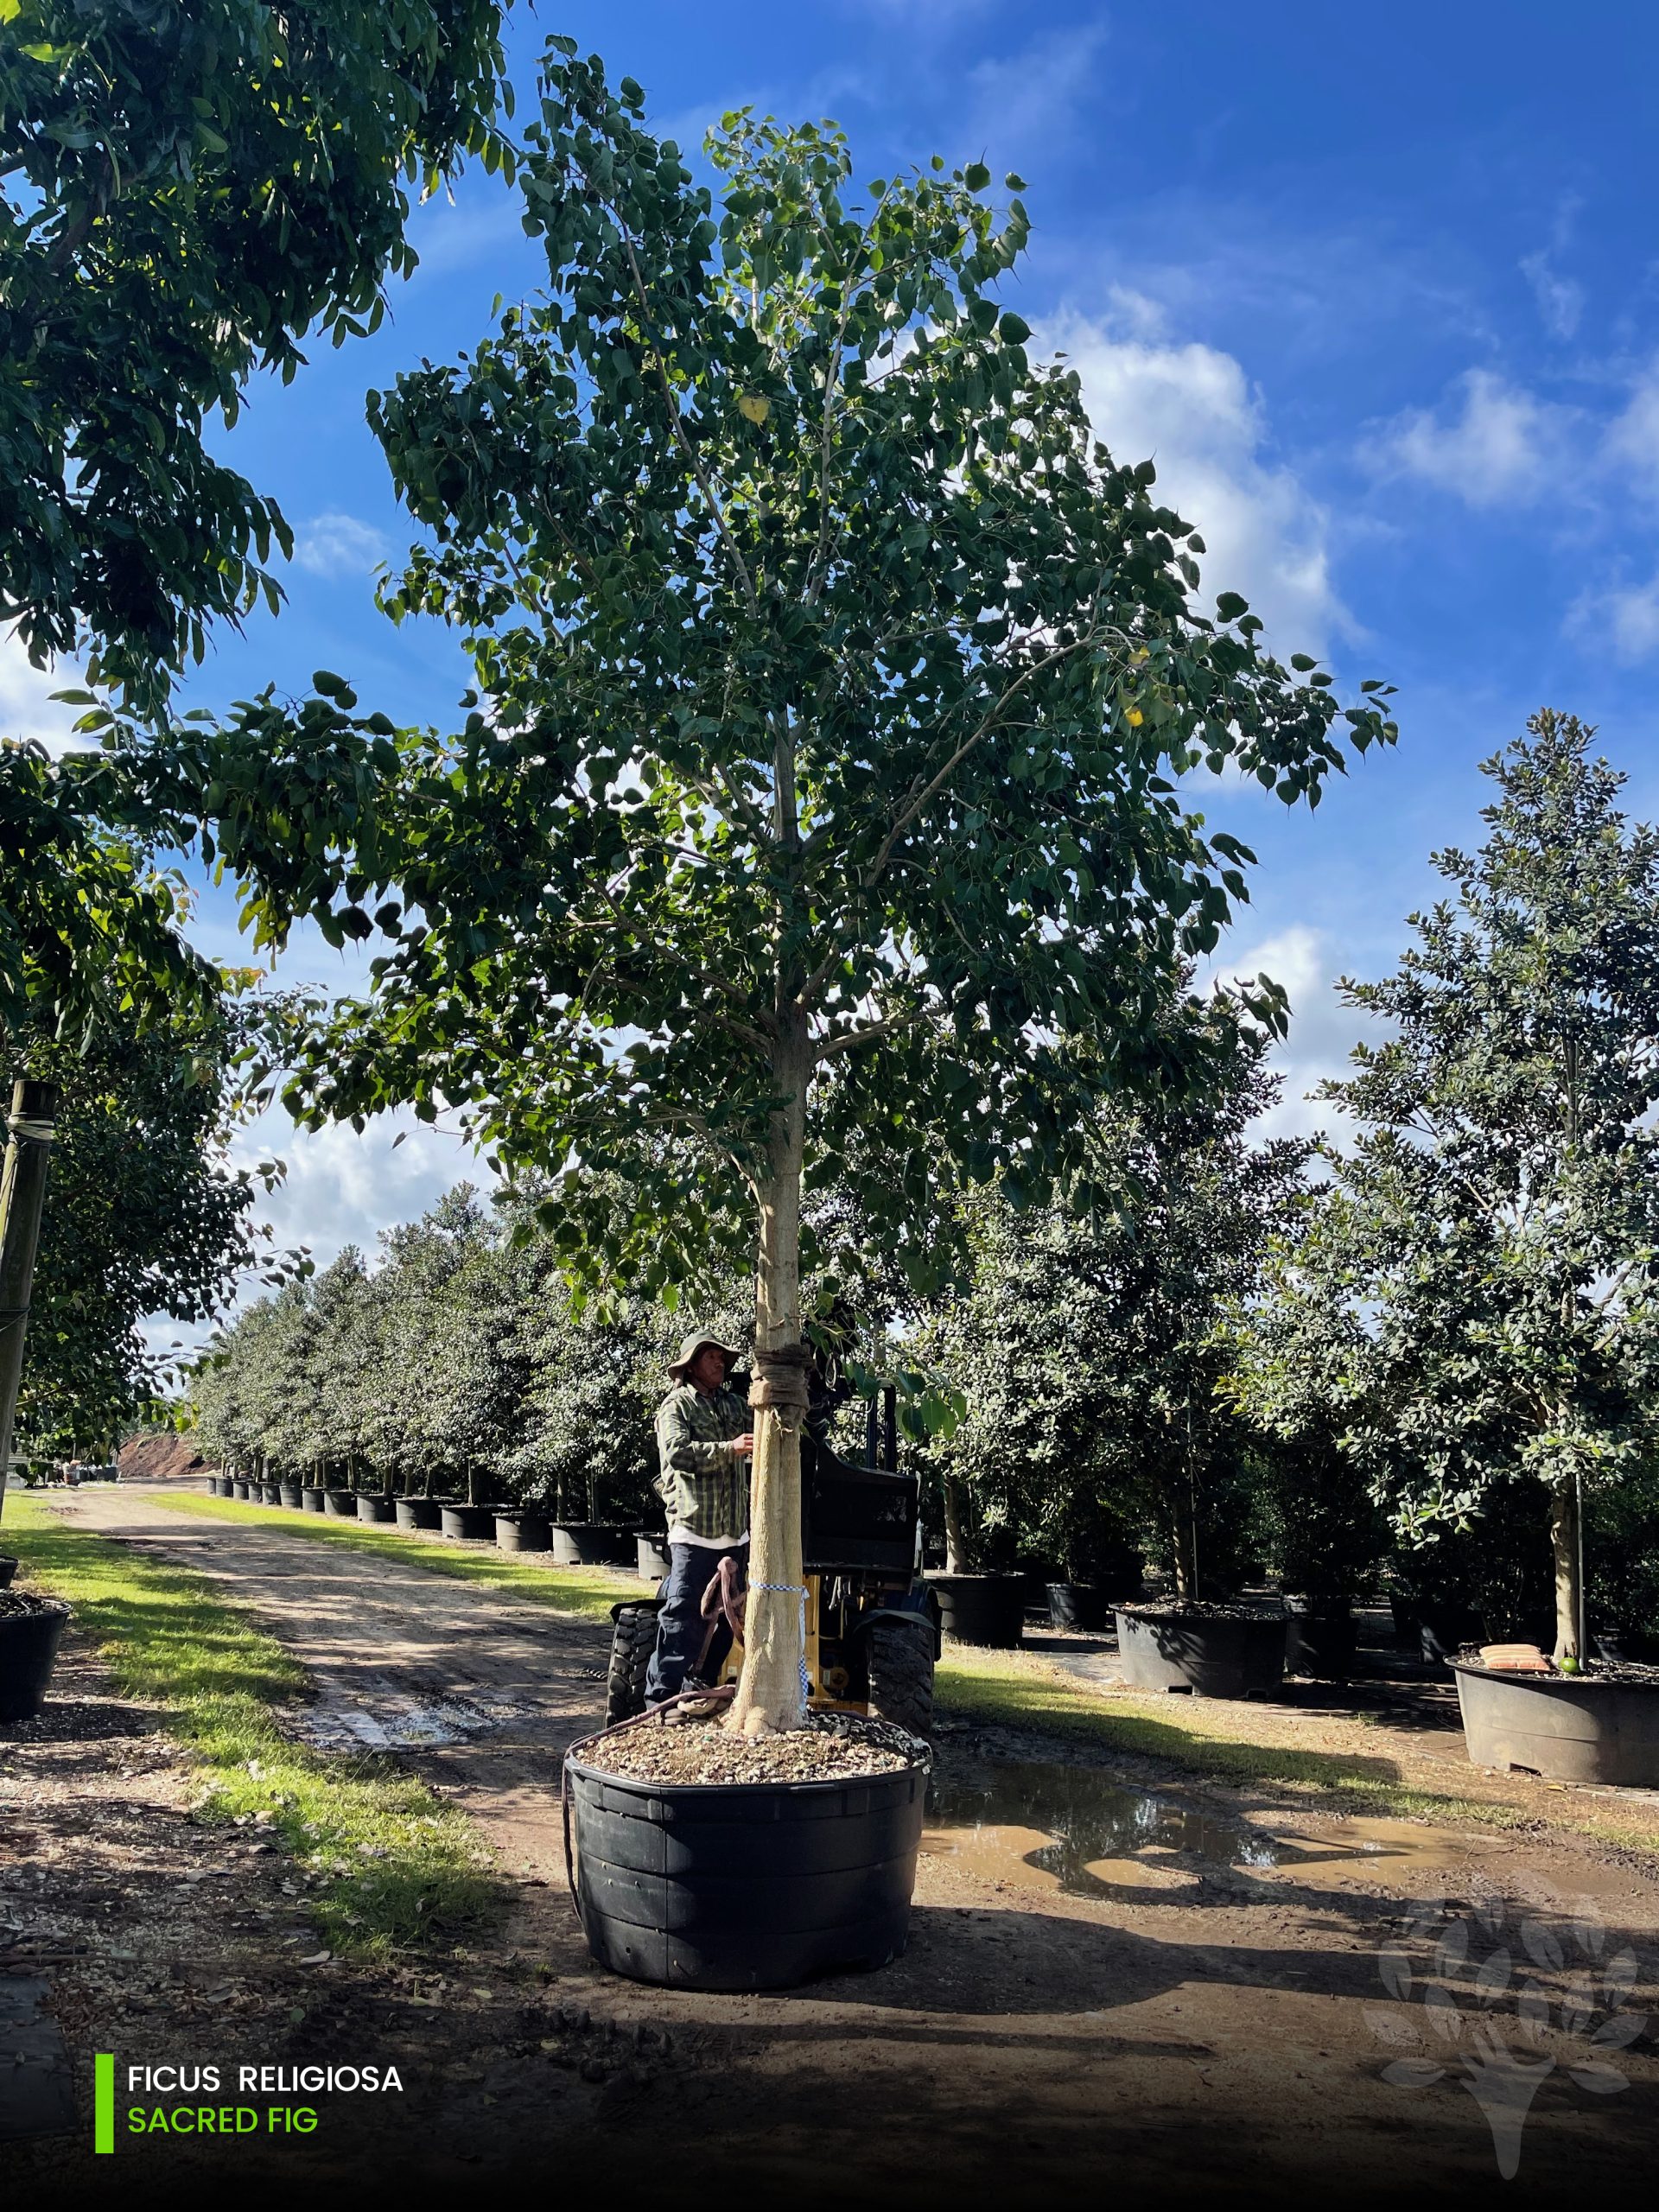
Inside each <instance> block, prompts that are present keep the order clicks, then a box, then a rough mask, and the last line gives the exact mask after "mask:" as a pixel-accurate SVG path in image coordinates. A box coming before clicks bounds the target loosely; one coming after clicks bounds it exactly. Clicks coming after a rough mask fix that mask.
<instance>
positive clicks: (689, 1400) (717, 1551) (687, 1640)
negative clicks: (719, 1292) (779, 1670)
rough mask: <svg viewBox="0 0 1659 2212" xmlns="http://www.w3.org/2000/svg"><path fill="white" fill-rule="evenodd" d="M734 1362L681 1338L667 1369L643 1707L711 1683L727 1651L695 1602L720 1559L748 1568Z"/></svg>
mask: <svg viewBox="0 0 1659 2212" xmlns="http://www.w3.org/2000/svg"><path fill="white" fill-rule="evenodd" d="M737 1356H738V1355H737V1351H736V1350H735V1348H734V1346H733V1345H731V1344H721V1341H720V1338H718V1337H712V1336H710V1335H709V1332H708V1331H707V1330H706V1329H703V1330H699V1331H698V1332H696V1333H695V1334H694V1335H692V1336H689V1337H687V1338H686V1339H685V1341H684V1342H683V1344H681V1346H680V1352H679V1357H678V1358H677V1359H675V1360H672V1361H671V1362H670V1363H669V1370H668V1371H669V1373H670V1374H671V1376H673V1378H674V1388H673V1389H671V1391H670V1392H669V1394H668V1395H667V1396H666V1397H665V1398H664V1400H663V1402H662V1404H661V1405H660V1406H658V1408H657V1460H658V1475H657V1488H658V1491H660V1492H661V1494H662V1499H663V1503H664V1505H665V1506H666V1507H667V1509H668V1558H669V1570H668V1580H667V1581H666V1582H664V1585H663V1603H662V1610H661V1611H660V1612H659V1613H658V1616H657V1649H655V1650H654V1651H653V1652H652V1655H651V1665H650V1667H649V1669H647V1671H646V1675H645V1700H646V1702H647V1704H650V1705H655V1704H656V1703H657V1702H658V1700H660V1699H662V1698H665V1697H672V1696H673V1695H674V1694H676V1692H677V1691H678V1690H680V1689H682V1688H684V1687H685V1682H686V1677H687V1675H690V1676H691V1677H692V1678H693V1679H694V1680H698V1679H701V1680H711V1679H712V1678H713V1675H714V1673H715V1669H717V1668H718V1667H719V1666H720V1664H721V1662H722V1661H723V1659H724V1657H725V1655H726V1651H727V1650H728V1649H729V1648H730V1643H731V1632H730V1630H728V1628H727V1627H726V1626H725V1624H724V1623H723V1621H722V1620H721V1618H720V1616H719V1614H718V1613H716V1614H715V1617H714V1618H713V1620H712V1621H710V1620H705V1619H704V1618H703V1613H702V1596H703V1592H704V1591H705V1590H707V1589H708V1587H709V1584H710V1583H711V1582H712V1581H713V1580H715V1576H716V1575H718V1573H720V1563H721V1560H723V1559H734V1560H736V1561H737V1562H738V1566H739V1569H740V1571H741V1569H742V1568H743V1567H745V1566H747V1561H748V1547H749V1461H750V1460H751V1459H752V1458H753V1455H754V1436H753V1432H752V1430H751V1429H750V1427H749V1408H748V1402H747V1399H745V1398H743V1397H741V1396H740V1395H738V1393H737V1392H736V1391H735V1390H728V1389H727V1387H726V1378H727V1376H728V1375H729V1374H730V1373H731V1371H732V1368H733V1365H734V1363H735V1361H736V1359H737Z"/></svg>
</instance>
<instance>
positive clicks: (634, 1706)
mask: <svg viewBox="0 0 1659 2212" xmlns="http://www.w3.org/2000/svg"><path fill="white" fill-rule="evenodd" d="M611 1619H612V1621H613V1628H612V1630H611V1671H610V1673H609V1675H607V1678H606V1682H605V1726H607V1728H614V1727H615V1726H616V1724H617V1722H618V1721H619V1720H632V1719H633V1716H634V1715H635V1713H643V1712H644V1711H645V1669H646V1668H647V1667H649V1666H650V1664H651V1655H652V1652H653V1651H654V1650H655V1649H656V1648H657V1608H656V1606H655V1605H619V1606H617V1608H616V1609H615V1611H613V1614H612V1615H611Z"/></svg>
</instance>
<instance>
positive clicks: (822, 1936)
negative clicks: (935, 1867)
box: [565, 1745, 928, 1990]
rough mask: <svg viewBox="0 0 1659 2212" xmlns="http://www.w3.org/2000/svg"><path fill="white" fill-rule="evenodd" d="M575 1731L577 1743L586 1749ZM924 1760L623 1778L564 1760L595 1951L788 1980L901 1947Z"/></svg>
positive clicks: (757, 1984)
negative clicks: (746, 1778) (785, 1773)
mask: <svg viewBox="0 0 1659 2212" xmlns="http://www.w3.org/2000/svg"><path fill="white" fill-rule="evenodd" d="M583 1748H584V1747H583V1746H580V1745H579V1746H578V1747H577V1749H578V1751H580V1750H582V1749H583ZM927 1773H928V1761H927V1759H926V1758H925V1756H921V1757H918V1760H917V1762H916V1764H914V1765H913V1766H910V1767H904V1768H900V1769H899V1770H897V1771H896V1772H894V1773H891V1774H875V1775H860V1776H858V1777H855V1778H851V1779H847V1778H843V1779H841V1780H831V1781H825V1782H781V1783H672V1784H669V1783H657V1782H635V1781H631V1780H625V1779H623V1778H622V1777H620V1776H616V1775H608V1774H603V1773H601V1772H600V1771H599V1770H597V1769H596V1768H594V1767H592V1766H589V1765H587V1764H583V1763H582V1761H581V1760H580V1759H579V1758H575V1757H573V1758H570V1759H569V1760H568V1761H567V1762H566V1765H565V1774H566V1777H567V1788H568V1789H569V1804H570V1812H571V1820H572V1830H573V1840H574V1846H575V1892H576V1909H577V1910H578V1911H579V1912H580V1914H581V1916H582V1928H583V1929H584V1931H585V1932H586V1935H587V1937H588V1948H589V1949H590V1950H591V1951H592V1953H593V1955H594V1957H595V1958H596V1959H597V1960H598V1961H599V1962H600V1964H601V1966H606V1967H610V1968H611V1970H612V1972H613V1973H614V1974H626V1975H627V1976H628V1977H629V1978H630V1979H631V1980H634V1981H649V1982H656V1983H658V1984H665V1985H667V1986H670V1987H673V1988H679V1989H711V1990H712V1989H726V1990H750V1989H789V1988H792V1987H793V1986H795V1985H796V1984H797V1983H799V1982H803V1981H810V1980H812V1979H813V1977H814V1976H815V1975H817V1974H835V1973H845V1972H848V1971H849V1970H851V1969H854V1968H861V1967H862V1968H868V1967H882V1966H886V1965H887V1963H888V1961H890V1960H893V1959H896V1958H897V1957H898V1956H899V1953H900V1952H901V1951H902V1950H903V1949H904V1948H905V1942H906V1936H907V1935H908V1933H909V1928H910V1899H911V1891H912V1889H913V1888H914V1886H915V1881H916V1853H917V1851H918V1847H919V1846H920V1843H921V1836H922V1813H923V1808H924V1805H925V1800H926V1796H927Z"/></svg>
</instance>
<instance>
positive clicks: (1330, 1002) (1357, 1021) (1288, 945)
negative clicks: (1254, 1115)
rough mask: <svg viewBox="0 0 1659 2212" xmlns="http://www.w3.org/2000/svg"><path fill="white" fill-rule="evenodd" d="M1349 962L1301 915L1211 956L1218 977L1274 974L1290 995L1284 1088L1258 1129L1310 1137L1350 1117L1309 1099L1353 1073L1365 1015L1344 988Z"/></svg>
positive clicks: (1279, 1068)
mask: <svg viewBox="0 0 1659 2212" xmlns="http://www.w3.org/2000/svg"><path fill="white" fill-rule="evenodd" d="M1347 966H1348V963H1346V962H1345V961H1344V960H1342V959H1341V958H1340V957H1338V956H1337V955H1336V954H1335V952H1334V951H1333V949H1332V945H1331V944H1330V941H1329V939H1328V938H1326V937H1325V935H1324V933H1323V932H1322V931H1319V930H1315V929H1310V928H1308V927H1307V926H1306V925H1305V924H1303V923H1300V922H1299V923H1293V924H1292V925H1291V926H1290V928H1288V929H1286V930H1281V931H1278V932H1277V933H1276V934H1275V935H1274V936H1272V937H1268V938H1262V939H1260V940H1259V941H1258V942H1257V943H1255V944H1247V945H1243V946H1242V947H1241V948H1240V949H1239V950H1237V951H1236V952H1235V951H1232V950H1228V949H1226V948H1224V949H1223V950H1222V951H1220V952H1219V953H1217V956H1216V957H1215V959H1214V960H1213V962H1211V967H1210V980H1211V981H1212V982H1235V981H1238V980H1243V981H1250V980H1253V979H1254V978H1255V976H1259V975H1265V976H1271V977H1272V978H1273V981H1274V982H1275V983H1278V984H1279V985H1281V988H1283V990H1284V993H1285V995H1286V997H1287V999H1288V1001H1290V1034H1289V1036H1288V1037H1287V1039H1285V1041H1284V1042H1283V1043H1282V1044H1281V1045H1279V1046H1276V1047H1275V1049H1274V1053H1273V1058H1272V1065H1273V1066H1274V1070H1275V1071H1276V1072H1277V1073H1278V1074H1279V1075H1280V1077H1281V1078H1282V1080H1283V1089H1282V1090H1281V1092H1280V1095H1279V1098H1278V1102H1277V1103H1276V1104H1274V1106H1272V1107H1271V1108H1269V1109H1268V1112H1267V1113H1266V1114H1264V1115H1263V1116H1262V1117H1261V1121H1260V1122H1259V1124H1258V1126H1257V1128H1256V1131H1255V1134H1256V1135H1258V1136H1262V1137H1283V1136H1307V1135H1311V1134H1312V1133H1313V1131H1314V1130H1315V1129H1324V1130H1326V1131H1327V1132H1330V1133H1332V1134H1333V1135H1335V1134H1338V1132H1339V1130H1340V1128H1341V1125H1342V1123H1343V1121H1344V1116H1342V1114H1341V1113H1340V1112H1339V1110H1338V1109H1337V1108H1336V1107H1335V1106H1332V1105H1330V1104H1328V1103H1322V1102H1319V1101H1315V1100H1312V1099H1310V1098H1309V1096H1308V1093H1309V1092H1310V1091H1312V1090H1315V1089H1316V1088H1317V1087H1318V1085H1319V1084H1321V1083H1323V1082H1324V1081H1325V1079H1326V1078H1327V1077H1332V1076H1337V1077H1340V1076H1344V1075H1346V1074H1347V1073H1348V1071H1349V1066H1348V1055H1349V1053H1350V1052H1351V1050H1352V1048H1353V1046H1354V1045H1355V1044H1356V1042H1357V1040H1358V1039H1359V1037H1360V1035H1361V1034H1362V1033H1363V1029H1364V1027H1365V1017H1364V1016H1363V1014H1357V1013H1356V1012H1355V1011H1354V1010H1353V1009H1352V1008H1351V1007H1345V1006H1344V1005H1343V1003H1342V1001H1340V999H1338V995H1337V977H1338V976H1339V975H1341V974H1343V973H1344V972H1345V971H1346V969H1347Z"/></svg>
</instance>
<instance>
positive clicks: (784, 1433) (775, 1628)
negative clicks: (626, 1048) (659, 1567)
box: [728, 1014, 810, 1736]
mask: <svg viewBox="0 0 1659 2212" xmlns="http://www.w3.org/2000/svg"><path fill="white" fill-rule="evenodd" d="M775 1073H776V1076H777V1084H778V1091H777V1095H778V1096H779V1100H780V1101H781V1102H782V1103H780V1105H779V1108H778V1109H777V1111H776V1112H774V1114H773V1115H772V1128H771V1131H770V1134H769V1138H768V1146H767V1150H768V1160H767V1165H768V1167H769V1169H770V1173H769V1175H768V1178H767V1180H766V1187H765V1188H764V1189H763V1190H762V1192H760V1220H759V1224H758V1236H757V1246H756V1265H755V1299H754V1306H755V1341H754V1382H753V1385H752V1386H751V1389H750V1392H749V1402H750V1404H751V1406H752V1407H753V1409H754V1459H753V1469H752V1472H751V1475H750V1479H749V1596H748V1604H747V1610H746V1611H745V1614H744V1628H743V1671H742V1674H741V1676H740V1678H739V1681H738V1685H737V1695H736V1696H735V1698H734V1700H733V1701H732V1707H731V1713H730V1715H729V1718H728V1726H731V1727H733V1728H735V1729H738V1730H741V1732H742V1733H743V1734H745V1735H748V1736H755V1735H764V1734H766V1733H768V1732H771V1731H772V1730H782V1729H789V1728H798V1727H799V1726H801V1723H802V1722H803V1720H804V1719H805V1717H806V1699H805V1695H804V1690H803V1686H802V1674H803V1669H804V1665H805V1661H806V1577H805V1571H804V1565H803V1556H802V1550H801V1427H802V1423H803V1421H804V1418H805V1414H806V1356H805V1351H804V1346H803V1344H802V1342H801V1286H800V1277H801V1160H802V1154H803V1151H804V1143H805V1135H806V1086H807V1080H808V1077H809V1073H810V1058H809V1046H808V1042H807V1035H806V1020H805V1016H804V1014H803V1015H801V1016H800V1017H799V1018H798V1020H794V1021H792V1022H791V1023H790V1024H788V1025H787V1026H786V1028H785V1036H784V1038H783V1040H782V1043H781V1045H780V1048H779V1055H778V1062H777V1065H776V1068H775Z"/></svg>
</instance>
